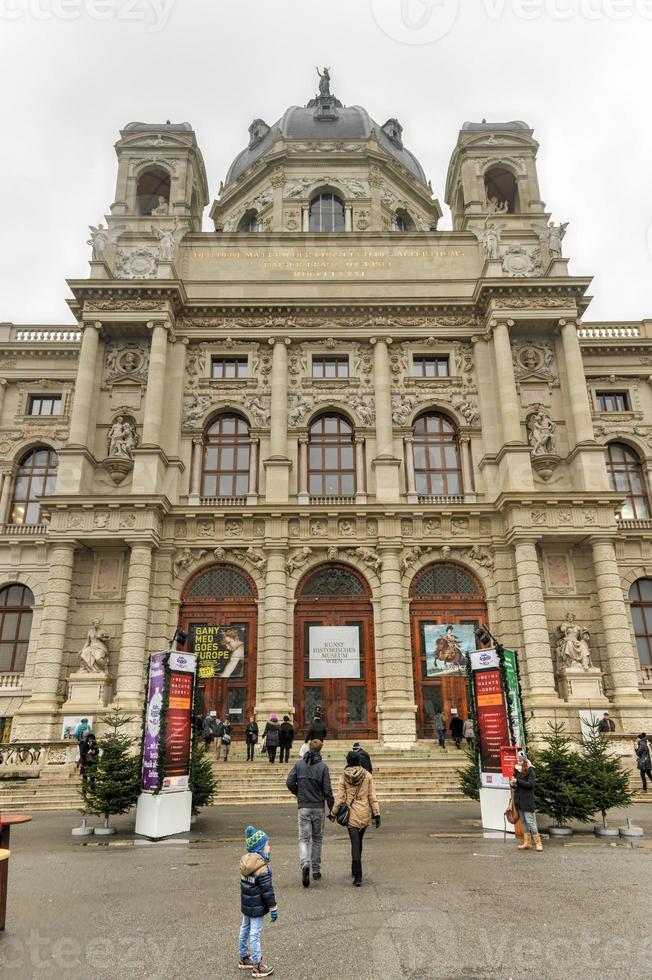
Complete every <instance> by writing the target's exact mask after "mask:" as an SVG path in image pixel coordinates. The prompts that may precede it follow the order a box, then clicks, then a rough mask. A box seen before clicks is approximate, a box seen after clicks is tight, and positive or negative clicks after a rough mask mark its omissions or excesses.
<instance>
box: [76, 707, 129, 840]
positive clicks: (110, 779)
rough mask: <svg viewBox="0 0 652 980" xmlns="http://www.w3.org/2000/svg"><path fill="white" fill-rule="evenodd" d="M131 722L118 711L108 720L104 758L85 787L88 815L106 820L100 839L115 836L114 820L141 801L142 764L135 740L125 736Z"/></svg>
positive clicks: (102, 745) (102, 743)
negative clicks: (135, 747) (125, 728)
mask: <svg viewBox="0 0 652 980" xmlns="http://www.w3.org/2000/svg"><path fill="white" fill-rule="evenodd" d="M131 721H132V719H131V718H129V717H128V716H127V715H123V714H121V713H120V711H118V709H117V708H116V709H114V710H113V711H111V712H110V713H109V714H108V715H105V716H104V719H103V722H104V726H105V729H106V731H107V733H108V734H107V735H106V736H105V737H104V738H102V739H100V741H99V746H100V757H99V759H98V762H97V768H96V770H95V779H94V781H92V782H91V781H90V780H89V781H88V782H87V783H86V785H84V786H83V787H82V796H83V798H84V805H85V810H86V812H87V813H92V814H94V815H95V816H98V817H104V826H103V827H96V828H95V833H96V834H98V835H106V834H114V833H115V827H111V826H110V825H109V819H110V817H112V816H116V815H118V814H121V813H127V811H128V810H130V809H131V808H132V806H134V805H135V804H136V802H137V800H138V795H139V793H140V783H141V779H140V770H141V760H140V756H139V755H134V752H133V749H134V744H135V739H133V738H131V737H130V736H129V735H126V734H125V733H124V732H123V729H124V727H125V726H126V725H128V724H130V722H131Z"/></svg>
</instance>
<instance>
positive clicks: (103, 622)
mask: <svg viewBox="0 0 652 980" xmlns="http://www.w3.org/2000/svg"><path fill="white" fill-rule="evenodd" d="M537 150H538V145H537V143H536V141H535V140H534V138H533V133H532V130H531V129H530V128H529V127H528V126H527V125H526V124H525V123H522V122H509V123H496V124H491V123H486V122H482V123H465V124H464V126H463V127H462V130H461V132H460V134H459V138H458V141H457V145H456V146H455V148H454V150H453V153H452V157H451V162H450V167H449V171H448V178H447V183H446V192H445V196H446V202H447V204H448V205H449V207H450V209H451V212H452V219H453V230H452V231H438V230H437V225H438V222H439V219H440V218H441V215H442V210H441V208H440V205H439V203H438V201H437V200H436V199H435V198H434V197H433V194H432V190H431V187H430V184H429V182H428V181H427V179H426V177H425V175H424V172H423V170H422V168H421V165H420V164H419V162H418V160H417V159H416V157H415V156H414V155H413V154H412V153H410V152H409V151H408V149H407V148H406V147H405V145H404V143H403V135H402V128H401V125H400V123H399V122H398V120H396V119H389V120H388V121H387V122H386V123H385V124H384V125H379V124H378V123H377V122H375V121H374V120H373V119H371V118H370V116H369V115H368V113H367V112H366V110H365V109H363V108H361V107H359V106H353V107H346V106H344V105H342V103H341V102H340V101H339V100H338V99H337V98H336V97H335V96H334V95H332V94H331V92H330V80H329V79H328V78H327V77H322V79H321V83H320V92H319V94H318V95H316V96H315V97H314V98H313V99H312V100H310V102H309V103H308V104H307V105H306V106H303V107H297V106H295V107H292V108H290V109H288V110H287V111H286V112H285V114H284V115H283V116H282V118H281V119H280V120H279V121H278V122H276V123H275V124H274V125H271V126H270V125H268V124H267V123H265V122H264V121H263V120H261V119H256V120H254V122H253V123H252V124H251V126H250V127H249V142H248V145H247V147H246V148H245V149H244V150H243V151H242V152H241V153H240V154H239V156H238V157H236V159H235V161H234V162H233V164H232V166H231V168H230V170H229V172H228V174H227V175H226V178H225V181H224V183H223V185H221V186H220V192H219V195H218V197H217V199H216V201H215V202H214V203H213V205H212V208H211V211H210V216H211V219H212V222H213V224H214V231H208V232H205V231H202V216H203V211H204V209H205V207H206V206H207V205H208V203H209V192H208V184H207V179H206V174H205V170H204V163H203V160H202V155H201V152H200V150H199V147H198V145H197V142H196V139H195V134H194V132H193V130H192V127H191V126H190V125H189V124H188V123H182V124H171V123H166V124H163V125H154V124H141V123H130V124H129V125H127V126H126V127H125V129H124V130H123V131H122V132H121V134H120V139H119V141H118V143H117V144H116V153H117V186H116V194H115V200H114V202H113V204H111V206H110V209H109V214H108V217H107V219H106V227H104V226H102V225H100V226H98V227H93V228H92V229H91V240H90V242H89V245H91V248H92V260H91V262H90V274H89V277H88V278H86V279H79V280H74V281H70V282H69V286H70V290H71V292H72V297H73V298H72V299H71V300H70V306H71V309H72V311H73V313H74V316H75V318H76V321H77V325H76V326H72V327H51V326H48V325H35V326H15V325H12V324H7V323H4V324H0V367H1V369H2V370H1V378H0V479H1V481H2V483H1V486H2V491H1V495H0V719H2V724H3V731H2V738H3V740H4V741H6V740H8V738H9V737H11V738H18V739H25V740H27V739H46V740H48V739H49V740H57V739H60V738H61V732H62V726H63V725H64V719H66V718H71V717H74V716H79V715H81V714H87V715H90V716H93V717H94V718H95V719H99V718H100V716H101V713H102V712H103V711H104V710H105V708H106V706H108V705H117V706H119V707H121V708H123V709H124V710H125V711H128V712H130V713H131V714H133V715H134V716H135V715H137V714H138V713H139V712H140V711H141V710H142V705H143V693H144V681H145V672H146V664H147V658H148V656H149V654H150V653H153V652H155V651H158V650H161V649H166V648H167V646H168V644H169V642H170V639H171V637H172V636H173V634H174V633H175V630H176V628H177V627H181V628H182V629H184V630H185V631H187V632H188V634H189V639H188V645H187V648H186V649H188V650H192V649H193V644H194V643H195V640H196V636H203V635H205V634H206V635H208V634H207V633H206V630H204V632H203V633H199V632H197V630H198V627H214V629H213V630H212V632H211V631H210V630H209V631H208V633H210V635H211V637H212V641H213V643H214V650H215V651H217V652H216V653H215V657H214V665H216V666H214V669H211V670H209V669H208V668H207V667H205V668H204V671H203V674H202V679H201V684H202V687H203V693H204V707H205V709H206V710H208V709H214V710H216V711H217V712H218V713H219V714H220V715H221V716H224V715H225V714H227V713H228V714H229V716H230V718H231V720H232V721H233V723H234V725H235V729H236V737H237V735H238V732H239V731H241V728H240V726H241V725H243V724H244V723H245V722H246V720H247V718H248V716H249V715H251V714H255V715H256V716H257V718H258V719H259V720H264V719H265V718H266V717H267V716H269V715H270V714H271V713H273V712H275V713H277V714H283V713H288V714H290V715H291V716H292V717H293V718H294V720H295V724H296V725H297V727H298V728H299V729H301V730H303V729H304V727H305V726H306V724H307V722H308V721H309V720H310V718H311V717H312V715H313V713H314V711H315V709H316V708H317V707H320V708H321V709H322V711H323V714H324V716H325V719H326V724H327V726H328V728H329V731H330V732H331V734H332V735H333V736H334V737H340V738H349V739H350V738H355V737H358V738H365V739H376V738H377V739H379V740H380V741H382V742H384V743H385V744H387V745H391V746H397V747H407V746H410V745H412V744H413V743H414V742H415V741H416V740H417V739H420V738H432V736H433V724H432V722H433V718H434V716H435V714H436V713H437V712H438V711H439V710H443V711H444V713H445V715H446V717H447V719H449V720H450V717H451V716H452V714H454V713H455V711H457V712H458V713H460V714H462V715H463V716H466V713H467V703H466V680H465V674H464V670H463V661H464V653H465V651H466V649H467V648H468V645H469V644H472V643H473V629H474V628H475V627H476V626H478V625H480V624H483V623H484V624H487V625H488V627H489V629H490V630H491V632H492V633H493V634H494V636H496V637H498V638H499V640H500V641H501V642H502V643H503V644H504V645H505V646H507V647H509V648H513V649H515V650H517V651H518V655H519V663H520V674H521V683H522V687H523V694H524V701H525V708H526V714H527V716H528V717H529V719H530V728H531V729H532V730H533V731H536V730H541V729H543V728H544V727H545V724H546V722H547V721H548V720H550V719H552V718H557V719H558V720H566V721H567V722H568V725H569V727H570V728H571V729H572V730H574V731H577V730H578V729H579V713H580V711H583V710H586V709H593V710H597V711H600V712H602V711H603V710H609V712H610V713H611V715H612V717H613V718H614V719H615V721H616V724H617V726H618V728H619V730H620V731H621V732H627V733H630V732H631V733H633V732H635V731H636V732H638V731H639V730H641V729H646V728H647V729H649V727H650V726H651V725H652V700H651V697H652V665H651V659H652V516H651V511H650V507H651V506H652V504H651V500H650V492H649V491H650V483H649V480H650V470H651V467H652V423H651V421H650V420H652V367H651V366H652V321H642V322H636V323H630V322H627V323H620V322H617V323H589V322H587V321H586V320H584V319H583V318H584V317H585V314H586V311H587V308H588V306H589V302H590V297H589V296H588V295H587V290H588V288H589V285H590V279H589V278H588V277H586V276H576V275H572V274H571V273H570V271H569V268H568V259H567V258H565V257H564V256H563V245H562V243H563V237H564V232H565V227H566V226H565V225H564V224H563V223H555V221H553V220H552V218H551V215H550V214H549V213H548V212H547V211H546V207H545V204H544V202H543V201H542V199H541V193H540V190H539V184H538V178H537V162H536V161H537ZM96 727H97V726H96Z"/></svg>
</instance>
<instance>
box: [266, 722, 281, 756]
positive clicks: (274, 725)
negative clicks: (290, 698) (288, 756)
mask: <svg viewBox="0 0 652 980" xmlns="http://www.w3.org/2000/svg"><path fill="white" fill-rule="evenodd" d="M280 744H281V729H280V726H279V723H278V715H272V716H271V718H270V719H269V721H268V722H267V724H266V725H265V731H264V732H263V751H265V752H267V755H268V757H269V761H270V763H271V764H272V765H274V762H275V761H276V752H277V751H278V747H279V745H280Z"/></svg>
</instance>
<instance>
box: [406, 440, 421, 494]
mask: <svg viewBox="0 0 652 980" xmlns="http://www.w3.org/2000/svg"><path fill="white" fill-rule="evenodd" d="M403 443H404V446H405V476H406V483H407V502H408V504H416V503H418V502H419V497H418V494H417V485H416V477H415V475H414V439H413V437H412V436H405V437H404V439H403Z"/></svg>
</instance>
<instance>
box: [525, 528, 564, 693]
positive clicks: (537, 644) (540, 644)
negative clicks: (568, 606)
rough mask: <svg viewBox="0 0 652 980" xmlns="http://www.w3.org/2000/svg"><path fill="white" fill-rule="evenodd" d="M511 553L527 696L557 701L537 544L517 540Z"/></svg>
mask: <svg viewBox="0 0 652 980" xmlns="http://www.w3.org/2000/svg"><path fill="white" fill-rule="evenodd" d="M514 553H515V557H516V579H517V583H518V599H519V606H520V610H521V623H522V625H523V654H524V658H523V659H524V661H525V662H524V665H523V666H524V667H525V671H524V674H525V676H526V678H527V687H528V693H529V695H530V696H531V697H536V698H537V701H539V703H540V702H541V699H542V698H543V699H545V700H546V701H555V702H556V701H557V700H558V696H557V691H556V688H555V675H554V667H553V661H552V650H551V648H550V634H549V632H548V619H547V617H546V607H545V603H544V600H543V587H542V584H541V573H540V571H539V559H538V556H537V549H536V544H535V542H534V541H533V540H522V539H519V540H517V541H516V543H515V545H514Z"/></svg>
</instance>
